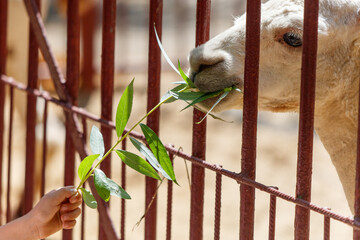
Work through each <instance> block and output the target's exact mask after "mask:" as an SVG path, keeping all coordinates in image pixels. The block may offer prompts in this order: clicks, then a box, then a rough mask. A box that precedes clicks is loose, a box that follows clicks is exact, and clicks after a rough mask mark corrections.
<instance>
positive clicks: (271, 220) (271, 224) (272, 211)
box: [269, 195, 276, 240]
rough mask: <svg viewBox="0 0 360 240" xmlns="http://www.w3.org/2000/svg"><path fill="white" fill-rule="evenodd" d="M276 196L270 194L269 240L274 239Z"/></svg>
mask: <svg viewBox="0 0 360 240" xmlns="http://www.w3.org/2000/svg"><path fill="white" fill-rule="evenodd" d="M275 222H276V196H275V195H270V211H269V240H275Z"/></svg>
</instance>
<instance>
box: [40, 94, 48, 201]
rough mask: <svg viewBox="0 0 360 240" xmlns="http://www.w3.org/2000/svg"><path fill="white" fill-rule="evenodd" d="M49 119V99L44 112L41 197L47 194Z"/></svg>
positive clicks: (45, 103)
mask: <svg viewBox="0 0 360 240" xmlns="http://www.w3.org/2000/svg"><path fill="white" fill-rule="evenodd" d="M47 119H48V101H46V100H45V101H44V112H43V136H42V141H43V144H42V164H41V189H40V197H42V196H44V194H45V184H46V183H45V174H46V159H47V156H46V154H47Z"/></svg>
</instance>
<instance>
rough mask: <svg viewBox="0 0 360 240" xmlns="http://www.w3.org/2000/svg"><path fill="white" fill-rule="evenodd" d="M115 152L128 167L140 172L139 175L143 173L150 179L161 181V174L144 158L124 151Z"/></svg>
mask: <svg viewBox="0 0 360 240" xmlns="http://www.w3.org/2000/svg"><path fill="white" fill-rule="evenodd" d="M115 152H116V153H117V155H118V156H119V157H120V159H121V160H122V161H123V162H124V163H125V164H126V165H128V166H129V167H131V168H132V169H134V170H135V171H138V172H139V173H142V174H144V175H146V176H148V177H152V178H155V179H157V180H161V178H160V176H159V174H158V173H157V172H156V171H155V170H154V168H152V167H151V165H150V164H149V163H148V162H147V161H145V160H144V159H143V158H141V157H139V156H138V155H136V154H133V153H131V152H127V151H124V150H116V151H115Z"/></svg>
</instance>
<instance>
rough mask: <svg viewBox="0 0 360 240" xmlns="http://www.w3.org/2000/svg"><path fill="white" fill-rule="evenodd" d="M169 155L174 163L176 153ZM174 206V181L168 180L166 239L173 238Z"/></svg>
mask: <svg viewBox="0 0 360 240" xmlns="http://www.w3.org/2000/svg"><path fill="white" fill-rule="evenodd" d="M169 156H170V159H171V162H172V163H174V154H172V153H170V154H169ZM173 165H174V164H173ZM172 207H173V182H172V181H167V209H166V240H171V227H172Z"/></svg>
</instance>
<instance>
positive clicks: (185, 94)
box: [170, 91, 204, 101]
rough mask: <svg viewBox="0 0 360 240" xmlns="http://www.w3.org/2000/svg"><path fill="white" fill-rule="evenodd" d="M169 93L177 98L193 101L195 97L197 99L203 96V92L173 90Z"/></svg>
mask: <svg viewBox="0 0 360 240" xmlns="http://www.w3.org/2000/svg"><path fill="white" fill-rule="evenodd" d="M170 94H171V95H172V96H173V97H174V98H176V99H178V100H183V101H194V100H195V99H198V98H199V97H201V96H203V95H204V93H203V92H174V91H170Z"/></svg>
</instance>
